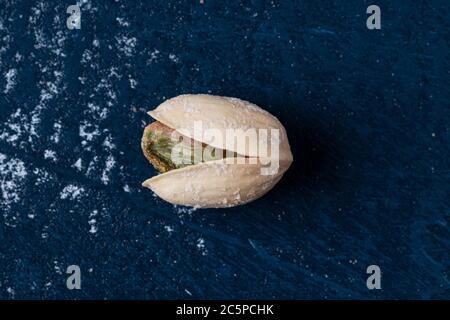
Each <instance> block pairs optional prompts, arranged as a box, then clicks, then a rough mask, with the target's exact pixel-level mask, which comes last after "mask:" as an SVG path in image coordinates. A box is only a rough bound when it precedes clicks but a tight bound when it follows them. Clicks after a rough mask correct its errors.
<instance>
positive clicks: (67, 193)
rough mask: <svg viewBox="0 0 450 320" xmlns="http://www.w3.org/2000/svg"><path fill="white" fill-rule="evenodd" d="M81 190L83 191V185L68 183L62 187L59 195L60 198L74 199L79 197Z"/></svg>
mask: <svg viewBox="0 0 450 320" xmlns="http://www.w3.org/2000/svg"><path fill="white" fill-rule="evenodd" d="M83 192H84V188H83V187H78V186H76V185H73V184H69V185H67V186H65V187H64V189H63V190H62V191H61V193H60V195H59V196H60V198H61V199H70V200H74V199H76V198H78V197H80V196H81V194H82V193H83Z"/></svg>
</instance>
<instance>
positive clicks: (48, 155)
mask: <svg viewBox="0 0 450 320" xmlns="http://www.w3.org/2000/svg"><path fill="white" fill-rule="evenodd" d="M44 159H50V160H53V161H56V152H55V151H53V150H45V151H44Z"/></svg>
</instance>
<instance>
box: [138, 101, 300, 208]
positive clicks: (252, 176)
mask: <svg viewBox="0 0 450 320" xmlns="http://www.w3.org/2000/svg"><path fill="white" fill-rule="evenodd" d="M148 114H149V115H151V116H152V117H153V118H155V119H156V120H158V121H159V122H161V123H163V124H164V125H166V126H168V127H170V128H172V129H175V130H176V131H178V132H180V133H181V134H183V135H185V136H187V137H189V138H192V139H195V140H197V141H199V142H202V143H206V144H208V145H211V146H213V147H215V148H220V149H227V150H230V151H233V152H236V153H238V154H239V155H240V156H239V157H237V158H234V161H232V162H231V163H230V162H229V160H230V159H223V160H216V161H208V162H202V163H198V164H195V165H190V166H187V167H184V168H179V169H174V170H170V171H168V172H166V173H163V174H160V175H157V176H155V177H152V178H150V179H148V180H146V181H144V182H143V184H142V185H143V186H144V187H147V188H150V189H151V190H152V191H153V192H155V193H156V194H157V195H158V196H160V197H161V198H163V199H164V200H166V201H168V202H170V203H173V204H179V205H186V206H192V207H204V208H223V207H232V206H236V205H240V204H245V203H247V202H250V201H252V200H255V199H257V198H259V197H261V196H262V195H264V194H265V193H267V192H268V191H269V190H270V189H272V187H273V186H274V185H275V184H276V183H277V182H278V181H279V180H280V179H281V177H282V176H283V174H284V172H285V171H286V170H287V169H288V168H289V166H290V165H291V163H292V153H291V150H290V147H289V142H288V139H287V135H286V131H285V129H284V127H283V125H282V124H281V123H280V122H279V121H278V119H277V118H276V117H274V116H273V115H271V114H270V113H268V112H267V111H265V110H263V109H261V108H259V107H258V106H256V105H254V104H252V103H250V102H247V101H243V100H240V99H236V98H227V97H219V96H211V95H182V96H178V97H175V98H172V99H169V100H167V101H165V102H163V103H162V104H161V105H159V106H158V107H157V108H156V109H155V110H153V111H150V112H148ZM195 121H202V124H203V130H205V129H210V128H213V129H216V130H217V129H218V130H220V131H222V132H223V134H224V137H225V130H226V129H229V128H232V129H243V130H244V131H245V130H247V129H256V130H259V129H269V130H270V129H278V130H279V141H280V142H279V169H278V170H277V171H276V172H275V173H274V174H272V175H263V174H261V170H262V168H266V167H267V162H266V160H267V159H263V158H261V157H258V152H257V148H249V149H246V150H238V149H233V148H228V146H227V148H225V146H223V145H222V144H217V143H215V141H213V142H211V141H205V140H203V139H202V137H203V136H202V135H201V136H200V137H197V136H194V135H193V134H192V133H193V132H194V122H195ZM205 124H206V125H205ZM144 136H145V134H144ZM142 144H143V146H144V145H145V138H143V141H142ZM143 149H144V153H145V148H143ZM244 156H245V157H244ZM252 161H253V162H252ZM263 164H264V165H263Z"/></svg>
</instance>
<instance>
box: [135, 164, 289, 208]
mask: <svg viewBox="0 0 450 320" xmlns="http://www.w3.org/2000/svg"><path fill="white" fill-rule="evenodd" d="M236 159H238V158H236ZM240 160H247V161H248V160H249V159H248V158H240ZM280 166H282V167H283V169H280V170H279V172H278V173H277V174H275V175H271V176H270V175H266V176H265V175H261V174H260V169H261V164H260V163H257V164H237V163H234V164H227V163H225V160H216V161H210V162H203V163H199V164H197V165H193V166H188V167H184V168H181V169H175V170H171V171H169V172H166V173H164V174H161V175H158V176H155V177H153V178H150V179H148V180H146V181H144V183H143V184H142V185H143V186H144V187H148V188H150V189H151V190H152V191H153V192H155V193H156V194H157V195H158V196H159V197H161V198H163V199H164V200H166V201H168V202H170V203H173V204H179V205H185V206H191V207H201V208H225V207H232V206H236V205H241V204H245V203H247V202H250V201H252V200H254V199H257V198H259V197H261V196H262V195H264V194H265V193H266V192H268V191H269V190H270V189H272V187H273V186H274V185H275V184H276V183H277V182H278V181H279V180H280V178H281V177H282V175H283V173H284V171H285V170H286V166H288V163H287V162H284V163H280Z"/></svg>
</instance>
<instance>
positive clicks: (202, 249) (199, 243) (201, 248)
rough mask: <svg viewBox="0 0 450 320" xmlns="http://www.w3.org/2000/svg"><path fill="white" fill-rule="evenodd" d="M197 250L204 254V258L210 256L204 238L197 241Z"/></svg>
mask: <svg viewBox="0 0 450 320" xmlns="http://www.w3.org/2000/svg"><path fill="white" fill-rule="evenodd" d="M197 248H198V250H199V251H200V252H201V253H202V255H203V256H206V255H207V254H208V250H207V249H206V246H205V240H204V239H203V238H199V239H198V240H197Z"/></svg>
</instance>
